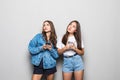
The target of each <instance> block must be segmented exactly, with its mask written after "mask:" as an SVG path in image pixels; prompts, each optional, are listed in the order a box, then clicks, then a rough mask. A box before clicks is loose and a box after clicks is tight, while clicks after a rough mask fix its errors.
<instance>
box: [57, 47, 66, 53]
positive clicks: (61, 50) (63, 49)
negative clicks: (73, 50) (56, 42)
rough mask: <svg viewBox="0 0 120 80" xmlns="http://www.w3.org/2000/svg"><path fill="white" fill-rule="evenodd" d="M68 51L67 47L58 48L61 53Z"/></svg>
mask: <svg viewBox="0 0 120 80" xmlns="http://www.w3.org/2000/svg"><path fill="white" fill-rule="evenodd" d="M65 51H66V47H63V48H61V49H58V53H59V54H63V53H64V52H65Z"/></svg>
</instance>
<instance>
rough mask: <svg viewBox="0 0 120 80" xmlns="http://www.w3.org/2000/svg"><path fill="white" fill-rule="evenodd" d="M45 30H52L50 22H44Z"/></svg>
mask: <svg viewBox="0 0 120 80" xmlns="http://www.w3.org/2000/svg"><path fill="white" fill-rule="evenodd" d="M43 31H44V32H50V31H51V27H50V24H49V23H48V22H44V23H43Z"/></svg>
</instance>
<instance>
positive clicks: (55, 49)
mask: <svg viewBox="0 0 120 80" xmlns="http://www.w3.org/2000/svg"><path fill="white" fill-rule="evenodd" d="M50 54H51V56H52V57H53V58H54V59H57V58H58V57H59V55H58V52H57V48H52V49H51V50H50Z"/></svg>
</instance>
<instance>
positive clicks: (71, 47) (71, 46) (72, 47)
mask: <svg viewBox="0 0 120 80" xmlns="http://www.w3.org/2000/svg"><path fill="white" fill-rule="evenodd" d="M70 49H72V50H74V51H75V50H76V47H75V44H74V43H73V44H72V45H70Z"/></svg>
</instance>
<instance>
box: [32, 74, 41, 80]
mask: <svg viewBox="0 0 120 80" xmlns="http://www.w3.org/2000/svg"><path fill="white" fill-rule="evenodd" d="M41 78H42V74H33V75H32V80H40V79H41Z"/></svg>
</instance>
